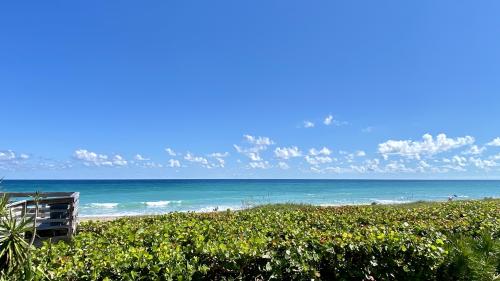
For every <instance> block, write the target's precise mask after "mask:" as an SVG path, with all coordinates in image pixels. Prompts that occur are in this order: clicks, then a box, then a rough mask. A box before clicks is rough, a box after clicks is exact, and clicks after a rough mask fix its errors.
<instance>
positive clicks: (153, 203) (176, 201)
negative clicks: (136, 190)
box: [144, 200, 182, 208]
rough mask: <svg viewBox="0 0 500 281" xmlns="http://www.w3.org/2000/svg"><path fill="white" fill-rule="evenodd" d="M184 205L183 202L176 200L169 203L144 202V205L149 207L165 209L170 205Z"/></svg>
mask: <svg viewBox="0 0 500 281" xmlns="http://www.w3.org/2000/svg"><path fill="white" fill-rule="evenodd" d="M180 203H182V200H174V201H168V200H162V201H149V202H144V204H145V205H146V206H148V207H156V208H158V207H165V206H167V205H169V204H180Z"/></svg>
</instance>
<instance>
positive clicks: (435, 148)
mask: <svg viewBox="0 0 500 281" xmlns="http://www.w3.org/2000/svg"><path fill="white" fill-rule="evenodd" d="M422 138H423V141H412V140H388V141H386V142H384V143H381V144H379V145H378V151H379V153H380V154H382V156H383V157H384V158H385V159H387V158H388V157H389V156H390V155H399V156H404V157H407V158H415V159H420V158H421V157H422V156H432V155H434V154H437V153H441V152H445V151H448V150H451V149H455V148H458V147H461V146H464V145H470V144H473V143H474V138H473V137H471V136H465V137H459V138H455V139H453V138H448V137H446V135H445V134H439V135H437V137H436V139H434V138H433V137H432V135H430V134H425V135H423V137H422Z"/></svg>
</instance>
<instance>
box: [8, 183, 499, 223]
mask: <svg viewBox="0 0 500 281" xmlns="http://www.w3.org/2000/svg"><path fill="white" fill-rule="evenodd" d="M0 190H2V191H4V192H5V191H16V192H28V191H35V190H40V191H43V192H50V191H78V192H80V215H81V216H114V215H140V214H158V213H166V212H171V211H211V210H213V209H214V208H216V207H218V208H219V210H225V209H227V208H230V209H241V208H245V207H249V206H255V205H258V204H266V203H279V202H281V203H285V202H294V203H310V204H315V205H345V204H369V203H371V202H377V203H404V202H411V201H417V200H430V201H436V200H437V201H439V200H441V201H444V200H447V199H448V197H449V196H450V195H457V199H481V198H484V197H495V198H498V197H500V181H417V180H415V181H413V180H33V181H31V180H29V181H28V180H6V181H3V183H2V184H1V188H0Z"/></svg>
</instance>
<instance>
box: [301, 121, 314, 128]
mask: <svg viewBox="0 0 500 281" xmlns="http://www.w3.org/2000/svg"><path fill="white" fill-rule="evenodd" d="M303 126H304V128H313V127H314V123H313V122H311V121H304V124H303Z"/></svg>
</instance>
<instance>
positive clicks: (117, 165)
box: [0, 117, 500, 178]
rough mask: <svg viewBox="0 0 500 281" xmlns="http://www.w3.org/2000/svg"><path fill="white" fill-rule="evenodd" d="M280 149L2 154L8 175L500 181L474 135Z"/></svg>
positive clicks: (265, 145) (493, 156)
mask: <svg viewBox="0 0 500 281" xmlns="http://www.w3.org/2000/svg"><path fill="white" fill-rule="evenodd" d="M330 122H332V120H331V118H330V117H327V118H326V119H325V122H324V123H325V125H330ZM327 123H328V124H327ZM279 143H280V142H279V141H275V140H274V139H272V138H270V137H267V136H254V135H250V134H245V135H243V137H242V140H241V141H239V142H238V143H236V144H233V147H232V148H231V147H228V149H227V150H225V151H215V152H210V153H194V152H191V151H185V152H181V151H177V150H174V149H173V148H170V147H167V148H164V149H163V150H162V149H159V150H158V154H157V155H147V156H144V155H143V154H141V153H136V154H134V155H130V156H124V155H122V154H117V153H104V152H94V151H92V150H89V149H87V148H78V149H76V150H75V151H73V153H72V155H71V156H69V157H68V158H67V159H60V160H54V159H50V158H47V157H50V155H43V156H42V155H35V154H30V153H26V152H17V151H12V150H3V151H0V170H3V171H4V172H9V173H10V174H12V175H16V172H19V171H26V170H28V171H36V170H38V171H44V170H45V171H48V170H50V171H52V172H54V171H64V170H71V169H76V170H78V169H81V168H86V169H92V170H94V171H95V170H98V169H100V170H102V169H104V170H107V171H112V170H113V169H122V170H136V169H141V170H144V169H153V170H156V171H164V172H165V177H166V178H168V177H169V176H170V177H174V178H175V177H176V173H179V172H180V171H181V170H185V171H187V172H188V173H189V171H190V170H192V169H197V168H199V169H203V170H206V171H207V172H206V173H204V175H206V177H207V178H210V177H213V176H212V174H211V171H217V172H216V173H214V175H216V177H219V178H221V177H223V178H224V177H226V178H232V177H236V178H245V177H259V173H258V171H262V170H274V171H275V173H274V175H275V176H274V177H276V178H280V177H282V176H281V175H282V174H281V173H280V171H287V173H288V175H289V174H290V173H289V172H290V170H292V171H293V176H292V177H295V178H336V177H337V178H342V177H358V178H393V177H396V178H398V177H401V176H402V177H408V178H426V177H429V176H430V177H433V176H434V177H439V176H445V177H448V176H449V177H450V178H453V177H467V176H468V175H471V174H474V173H480V174H482V175H491V176H493V177H494V176H498V175H500V137H496V138H494V139H492V140H488V141H486V142H482V143H479V142H477V141H476V139H475V138H474V137H473V136H468V135H466V136H457V137H449V136H447V135H446V134H444V133H440V134H438V135H436V136H433V135H431V134H428V133H426V134H424V135H423V136H422V137H421V139H418V140H410V139H407V140H394V139H388V140H386V141H384V142H381V143H379V144H378V145H377V146H376V147H374V148H373V149H372V150H369V151H365V150H361V149H359V150H354V151H346V150H343V149H342V148H341V147H336V146H335V145H332V146H328V147H327V146H322V147H300V146H298V145H292V146H280V145H279ZM137 150H140V148H138V149H137ZM153 159H154V160H153ZM234 170H238V171H239V172H240V173H239V174H238V176H234V174H231V171H234ZM256 171H257V172H256ZM226 172H227V173H226ZM52 174H53V173H52ZM56 174H57V173H56ZM284 177H286V176H284Z"/></svg>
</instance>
